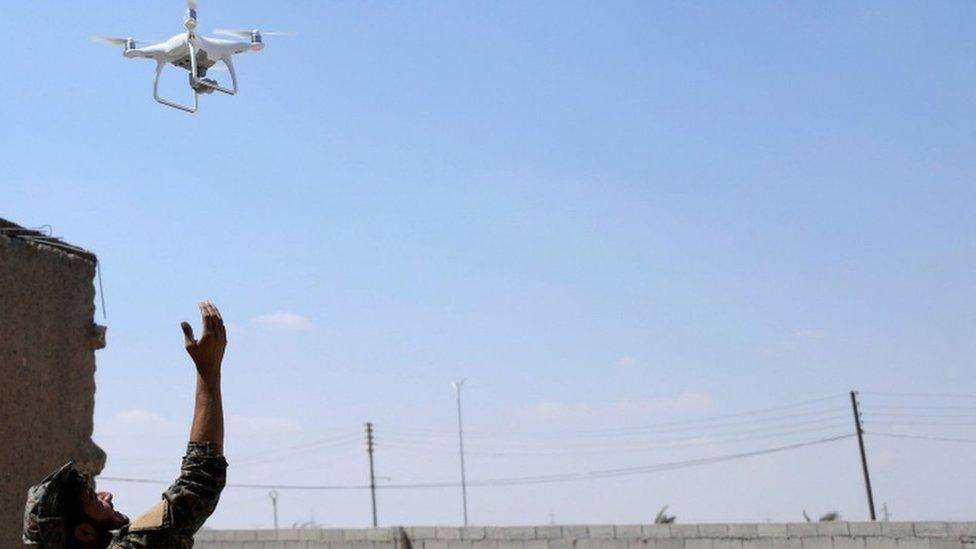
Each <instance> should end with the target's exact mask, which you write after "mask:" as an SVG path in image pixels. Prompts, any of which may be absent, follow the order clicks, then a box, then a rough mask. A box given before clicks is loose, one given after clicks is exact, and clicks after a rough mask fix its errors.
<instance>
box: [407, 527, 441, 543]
mask: <svg viewBox="0 0 976 549" xmlns="http://www.w3.org/2000/svg"><path fill="white" fill-rule="evenodd" d="M406 530H407V537H408V538H410V541H413V540H421V539H435V538H437V528H434V527H433V526H408V527H407V528H406Z"/></svg>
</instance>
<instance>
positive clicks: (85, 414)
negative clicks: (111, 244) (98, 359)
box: [0, 219, 105, 547]
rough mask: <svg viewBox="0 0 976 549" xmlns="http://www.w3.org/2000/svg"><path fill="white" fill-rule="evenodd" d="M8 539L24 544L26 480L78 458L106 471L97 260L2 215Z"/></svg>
mask: <svg viewBox="0 0 976 549" xmlns="http://www.w3.org/2000/svg"><path fill="white" fill-rule="evenodd" d="M0 229H3V230H0V379H2V380H3V388H2V389H0V440H2V441H3V444H0V547H21V541H20V537H21V528H22V522H23V517H24V501H25V500H26V498H27V488H28V487H29V486H30V485H31V484H34V483H36V482H38V481H39V480H41V479H42V478H43V477H44V476H45V475H47V474H48V473H49V472H51V471H52V470H53V469H55V468H56V467H58V466H59V465H61V464H63V463H65V462H66V461H68V459H69V458H76V459H77V461H79V462H81V464H82V465H83V466H85V467H86V468H87V469H88V470H90V471H92V472H97V471H100V470H101V468H102V466H103V465H104V462H105V454H104V452H102V451H101V449H99V448H98V447H97V446H96V445H94V443H92V441H91V434H92V427H93V425H92V413H93V411H94V407H95V349H96V348H98V347H101V346H102V345H103V342H104V338H103V334H104V332H103V329H102V328H101V327H99V326H97V325H95V323H94V298H95V289H94V286H93V284H92V281H93V277H94V274H95V259H94V257H93V256H92V255H91V254H88V253H86V252H84V250H75V251H71V250H67V251H66V250H64V249H58V248H56V247H52V246H46V245H43V244H41V243H40V242H39V241H38V240H37V239H34V238H32V234H33V235H34V236H39V237H42V236H43V235H41V234H40V233H30V232H28V231H22V230H21V229H22V228H21V227H18V226H17V225H15V224H13V223H11V222H9V221H5V220H3V219H0Z"/></svg>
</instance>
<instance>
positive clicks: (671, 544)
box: [644, 524, 685, 549]
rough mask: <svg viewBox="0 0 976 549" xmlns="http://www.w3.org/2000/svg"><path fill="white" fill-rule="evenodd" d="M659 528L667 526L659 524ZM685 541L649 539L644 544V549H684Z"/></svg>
mask: <svg viewBox="0 0 976 549" xmlns="http://www.w3.org/2000/svg"><path fill="white" fill-rule="evenodd" d="M658 526H667V524H659V525H658ZM684 548H685V540H683V539H681V538H671V537H667V538H649V539H647V540H646V541H645V542H644V549H684Z"/></svg>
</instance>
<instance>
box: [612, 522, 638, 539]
mask: <svg viewBox="0 0 976 549" xmlns="http://www.w3.org/2000/svg"><path fill="white" fill-rule="evenodd" d="M613 535H614V537H615V538H617V539H641V538H642V537H643V533H642V532H641V525H640V524H621V525H618V526H614V527H613Z"/></svg>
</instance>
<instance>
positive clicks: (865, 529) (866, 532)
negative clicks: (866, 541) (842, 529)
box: [847, 522, 881, 537]
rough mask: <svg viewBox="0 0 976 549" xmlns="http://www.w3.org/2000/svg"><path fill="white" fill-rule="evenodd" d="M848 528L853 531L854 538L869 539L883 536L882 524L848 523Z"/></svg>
mask: <svg viewBox="0 0 976 549" xmlns="http://www.w3.org/2000/svg"><path fill="white" fill-rule="evenodd" d="M847 528H848V529H849V530H850V531H851V535H852V536H862V537H868V536H880V535H881V523H880V522H848V523H847Z"/></svg>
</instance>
